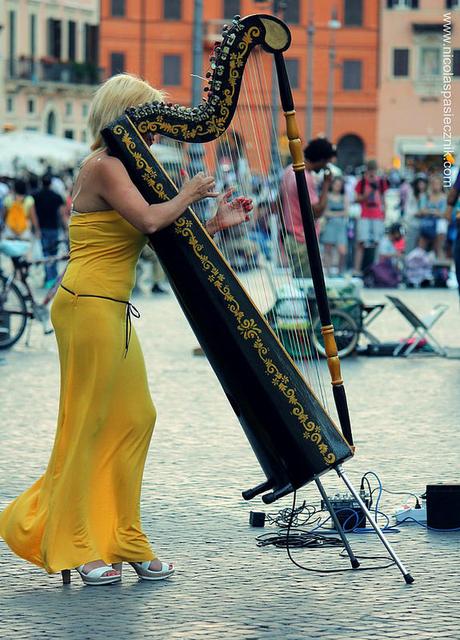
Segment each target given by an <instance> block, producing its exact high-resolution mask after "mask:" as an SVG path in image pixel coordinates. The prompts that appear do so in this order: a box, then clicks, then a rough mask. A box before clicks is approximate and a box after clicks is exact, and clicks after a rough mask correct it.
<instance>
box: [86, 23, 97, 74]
mask: <svg viewBox="0 0 460 640" xmlns="http://www.w3.org/2000/svg"><path fill="white" fill-rule="evenodd" d="M98 60H99V26H98V25H97V24H85V62H87V63H89V64H92V65H95V66H97V64H98Z"/></svg>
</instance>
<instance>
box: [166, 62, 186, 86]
mask: <svg viewBox="0 0 460 640" xmlns="http://www.w3.org/2000/svg"><path fill="white" fill-rule="evenodd" d="M181 67H182V58H181V57H180V56H163V84H165V85H169V86H174V87H178V86H179V85H180V84H181V81H182V68H181Z"/></svg>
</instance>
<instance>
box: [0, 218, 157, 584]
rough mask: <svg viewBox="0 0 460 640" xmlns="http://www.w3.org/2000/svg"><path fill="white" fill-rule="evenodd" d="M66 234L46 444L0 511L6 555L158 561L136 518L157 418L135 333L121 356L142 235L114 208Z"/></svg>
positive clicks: (46, 563) (56, 562)
mask: <svg viewBox="0 0 460 640" xmlns="http://www.w3.org/2000/svg"><path fill="white" fill-rule="evenodd" d="M69 235H70V261H69V265H68V267H67V270H66V273H65V276H64V279H63V282H62V284H63V285H64V286H65V287H66V289H64V288H62V287H60V288H59V289H58V292H57V294H56V297H55V299H54V302H53V307H52V311H51V319H52V322H53V326H54V328H55V331H56V338H57V343H58V348H59V360H60V366H61V389H60V401H59V416H58V425H57V431H56V436H55V441H54V447H53V451H52V453H51V458H50V460H49V463H48V467H47V469H46V472H45V474H44V475H43V476H42V477H41V478H39V479H38V480H37V481H36V482H35V484H33V485H32V486H31V487H30V488H29V489H27V490H26V491H25V492H24V493H22V494H21V495H20V496H19V497H18V498H16V500H14V501H13V502H12V503H11V504H9V505H8V507H7V508H6V509H5V510H4V511H3V512H2V513H1V514H0V536H1V537H2V538H3V539H4V540H5V541H6V542H7V544H8V545H9V547H10V548H11V549H12V551H14V552H15V553H16V554H17V555H19V556H21V557H22V558H25V559H26V560H28V561H29V562H32V563H34V564H36V565H38V566H39V567H43V568H44V569H45V570H46V571H47V572H48V573H54V572H57V571H60V570H61V569H68V568H72V567H76V566H78V565H81V564H84V563H87V562H90V561H92V560H98V559H102V560H104V561H105V562H106V563H107V564H110V563H114V562H120V561H123V560H125V561H137V562H140V561H146V560H153V559H154V558H155V557H156V556H155V554H154V552H153V551H152V548H151V547H150V545H149V543H148V541H147V538H146V536H145V534H144V533H143V531H142V528H141V522H140V492H141V482H142V474H143V470H144V464H145V458H146V455H147V450H148V446H149V443H150V439H151V436H152V432H153V426H154V423H155V417H156V413H155V408H154V406H153V403H152V400H151V397H150V392H149V389H148V385H147V376H146V370H145V364H144V359H143V355H142V351H141V348H140V345H139V342H138V339H137V336H136V333H135V331H134V328H133V329H132V332H131V335H130V339H129V347H128V349H127V351H126V339H127V328H128V327H127V317H126V316H127V304H126V303H125V302H123V301H128V300H129V295H130V293H131V290H132V288H133V285H134V279H135V268H136V263H137V260H138V257H139V253H140V251H141V250H142V248H143V246H144V245H145V236H144V235H143V234H142V233H141V232H139V231H138V230H137V229H135V228H134V227H133V226H132V225H131V224H129V222H127V221H126V220H125V219H124V218H122V217H121V216H120V215H119V214H118V213H117V212H116V211H96V212H93V213H85V214H79V215H73V216H72V217H71V223H70V230H69ZM70 291H71V292H73V293H70ZM85 296H88V297H85ZM90 296H91V297H90ZM92 296H104V297H92ZM107 298H112V299H107ZM113 299H115V300H119V301H121V302H116V301H114V300H113Z"/></svg>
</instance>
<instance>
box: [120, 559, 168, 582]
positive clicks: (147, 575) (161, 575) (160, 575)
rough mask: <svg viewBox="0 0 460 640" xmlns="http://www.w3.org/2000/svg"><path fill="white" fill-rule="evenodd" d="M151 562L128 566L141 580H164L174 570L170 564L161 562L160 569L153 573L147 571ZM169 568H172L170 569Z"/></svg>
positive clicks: (149, 570)
mask: <svg viewBox="0 0 460 640" xmlns="http://www.w3.org/2000/svg"><path fill="white" fill-rule="evenodd" d="M151 562H152V560H147V561H146V562H130V563H129V564H130V565H131V566H132V568H133V569H134V571H135V572H136V573H137V575H138V576H139V578H141V579H142V580H165V579H166V578H169V577H170V576H172V574H173V573H174V571H175V570H176V568H175V566H174V565H173V564H172V563H167V562H162V563H161V569H158V571H154V570H152V569H149V566H150V563H151ZM170 567H172V568H171V569H170Z"/></svg>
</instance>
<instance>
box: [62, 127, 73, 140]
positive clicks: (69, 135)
mask: <svg viewBox="0 0 460 640" xmlns="http://www.w3.org/2000/svg"><path fill="white" fill-rule="evenodd" d="M64 138H70V140H73V129H64Z"/></svg>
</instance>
